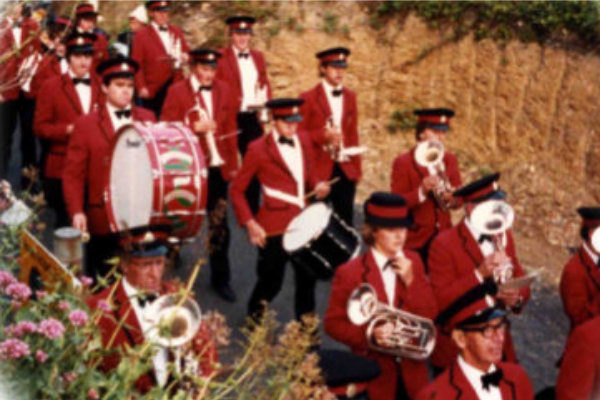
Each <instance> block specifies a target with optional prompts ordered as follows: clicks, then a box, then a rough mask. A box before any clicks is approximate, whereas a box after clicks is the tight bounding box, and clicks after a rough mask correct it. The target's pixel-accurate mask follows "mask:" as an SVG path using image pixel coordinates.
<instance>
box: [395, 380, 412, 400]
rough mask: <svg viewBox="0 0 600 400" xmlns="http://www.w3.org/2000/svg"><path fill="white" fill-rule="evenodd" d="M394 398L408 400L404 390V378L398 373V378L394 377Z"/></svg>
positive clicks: (408, 397)
mask: <svg viewBox="0 0 600 400" xmlns="http://www.w3.org/2000/svg"><path fill="white" fill-rule="evenodd" d="M396 400H410V396H409V395H408V393H407V392H406V385H405V384H404V379H402V374H398V378H397V379H396Z"/></svg>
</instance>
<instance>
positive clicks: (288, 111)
mask: <svg viewBox="0 0 600 400" xmlns="http://www.w3.org/2000/svg"><path fill="white" fill-rule="evenodd" d="M272 113H273V117H287V116H289V115H295V114H299V113H300V107H298V106H293V107H279V108H273V109H272Z"/></svg>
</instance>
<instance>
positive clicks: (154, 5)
mask: <svg viewBox="0 0 600 400" xmlns="http://www.w3.org/2000/svg"><path fill="white" fill-rule="evenodd" d="M163 7H169V2H168V1H157V2H155V3H152V4H150V5H149V6H148V9H150V11H153V10H156V9H157V8H163Z"/></svg>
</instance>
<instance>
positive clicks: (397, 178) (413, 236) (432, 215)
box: [391, 148, 462, 249]
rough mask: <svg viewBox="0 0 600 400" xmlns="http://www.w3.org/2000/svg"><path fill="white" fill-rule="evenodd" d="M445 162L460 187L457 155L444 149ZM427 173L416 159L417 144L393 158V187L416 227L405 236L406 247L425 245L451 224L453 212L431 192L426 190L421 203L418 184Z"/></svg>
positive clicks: (447, 173) (453, 180)
mask: <svg viewBox="0 0 600 400" xmlns="http://www.w3.org/2000/svg"><path fill="white" fill-rule="evenodd" d="M444 166H445V168H446V175H447V176H448V179H449V180H450V183H451V184H452V187H454V188H459V187H461V186H462V180H461V178H460V170H459V169H458V161H457V160H456V156H454V154H451V153H448V152H445V153H444ZM427 176H429V172H428V171H427V168H424V167H421V166H420V165H418V164H417V162H416V161H415V148H413V149H412V150H411V151H409V152H406V153H404V154H401V155H399V156H398V157H396V159H395V160H394V163H393V167H392V178H391V190H392V192H393V193H396V194H399V195H401V196H402V197H404V198H405V199H406V203H407V204H408V207H409V208H410V210H411V212H412V215H413V218H414V224H415V229H414V230H409V231H408V236H407V238H406V247H407V248H409V249H420V248H422V247H423V246H425V244H426V243H427V241H428V240H430V239H431V238H432V237H433V236H434V235H435V234H436V233H438V232H441V231H443V230H444V229H448V228H450V227H451V226H452V220H451V219H450V213H449V212H447V211H444V210H442V209H440V208H439V207H438V206H437V204H436V201H435V199H434V198H433V195H432V194H431V193H428V194H426V197H425V200H424V201H423V202H422V203H421V202H419V187H420V186H421V182H422V181H423V179H424V178H425V177H427Z"/></svg>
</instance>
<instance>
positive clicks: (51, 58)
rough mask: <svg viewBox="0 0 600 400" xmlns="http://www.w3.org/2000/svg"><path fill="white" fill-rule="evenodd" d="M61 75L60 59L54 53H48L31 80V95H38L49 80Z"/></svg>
mask: <svg viewBox="0 0 600 400" xmlns="http://www.w3.org/2000/svg"><path fill="white" fill-rule="evenodd" d="M65 62H66V61H65ZM60 75H62V71H61V67H60V60H59V59H58V58H57V57H56V56H55V55H54V54H46V55H45V56H44V57H43V58H42V60H41V61H40V64H39V66H38V67H37V70H36V71H35V75H34V76H33V79H32V80H31V92H30V93H31V95H32V96H33V97H37V96H38V93H39V91H40V90H41V89H42V87H43V86H44V83H46V81H47V80H49V79H50V78H53V77H56V76H60Z"/></svg>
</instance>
